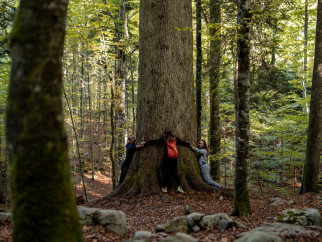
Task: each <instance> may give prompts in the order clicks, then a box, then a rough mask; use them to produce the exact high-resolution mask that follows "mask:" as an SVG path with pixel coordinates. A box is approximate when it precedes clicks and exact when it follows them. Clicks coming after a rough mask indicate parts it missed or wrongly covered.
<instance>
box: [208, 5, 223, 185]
mask: <svg viewBox="0 0 322 242" xmlns="http://www.w3.org/2000/svg"><path fill="white" fill-rule="evenodd" d="M220 14H221V11H220V1H219V0H211V1H210V23H211V24H213V26H212V27H211V29H210V36H211V41H210V62H209V80H210V88H209V89H210V90H209V93H210V124H209V149H210V150H211V154H210V156H209V163H210V174H211V176H212V178H213V179H214V180H215V181H220V159H219V153H220V136H221V133H220V130H221V127H220V112H219V82H220V54H221V53H220V48H221V39H220V38H221V36H220V19H221V18H220Z"/></svg>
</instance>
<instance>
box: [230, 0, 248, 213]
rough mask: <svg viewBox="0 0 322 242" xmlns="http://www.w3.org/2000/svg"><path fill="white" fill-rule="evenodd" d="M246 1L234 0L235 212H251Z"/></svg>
mask: <svg viewBox="0 0 322 242" xmlns="http://www.w3.org/2000/svg"><path fill="white" fill-rule="evenodd" d="M250 18H251V12H250V1H249V0H238V15H237V23H238V31H237V34H238V40H237V58H238V70H237V75H238V76H237V90H236V94H237V100H236V102H237V103H236V125H237V126H236V162H235V181H234V210H233V214H234V215H236V216H245V215H247V214H249V213H251V207H250V200H249V193H248V190H247V162H248V156H249V98H250V58H249V56H250V37H249V22H250Z"/></svg>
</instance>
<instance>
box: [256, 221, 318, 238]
mask: <svg viewBox="0 0 322 242" xmlns="http://www.w3.org/2000/svg"><path fill="white" fill-rule="evenodd" d="M252 231H263V232H269V233H273V234H275V235H279V236H280V237H295V236H298V235H308V236H319V235H320V232H317V231H312V230H309V229H306V228H304V227H302V226H299V225H293V224H283V223H264V224H263V225H261V226H260V227H257V228H255V229H253V230H252Z"/></svg>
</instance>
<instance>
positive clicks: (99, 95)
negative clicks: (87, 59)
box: [96, 71, 102, 163]
mask: <svg viewBox="0 0 322 242" xmlns="http://www.w3.org/2000/svg"><path fill="white" fill-rule="evenodd" d="M99 74H100V75H99V77H98V88H97V89H98V90H97V113H98V117H97V127H96V137H97V162H98V163H99V162H100V159H101V148H100V143H101V86H102V84H101V79H102V75H101V71H100V72H99Z"/></svg>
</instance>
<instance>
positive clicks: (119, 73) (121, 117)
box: [114, 0, 126, 166]
mask: <svg viewBox="0 0 322 242" xmlns="http://www.w3.org/2000/svg"><path fill="white" fill-rule="evenodd" d="M124 2H125V0H122V1H120V6H119V18H118V22H117V23H116V35H117V43H118V44H119V45H120V46H118V47H117V50H116V52H117V60H116V79H115V93H114V94H115V121H116V127H115V142H116V144H115V145H116V146H115V147H116V152H117V154H116V159H117V160H116V161H117V165H118V166H119V165H120V164H121V162H122V161H123V158H124V146H125V144H124V137H125V136H124V135H125V130H126V129H125V125H126V122H125V106H124V103H125V67H126V65H125V57H126V55H125V51H124V45H123V44H122V43H123V41H124V24H123V23H124V18H125V3H124Z"/></svg>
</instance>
